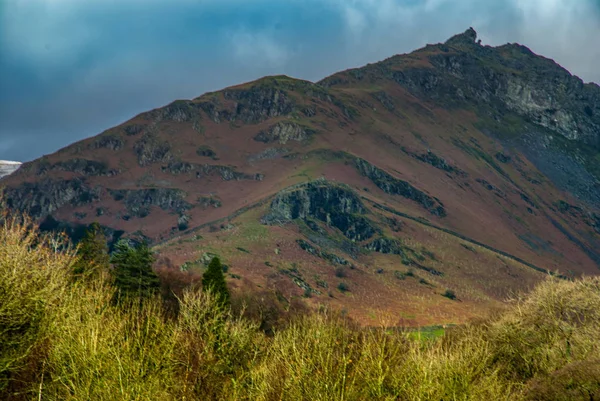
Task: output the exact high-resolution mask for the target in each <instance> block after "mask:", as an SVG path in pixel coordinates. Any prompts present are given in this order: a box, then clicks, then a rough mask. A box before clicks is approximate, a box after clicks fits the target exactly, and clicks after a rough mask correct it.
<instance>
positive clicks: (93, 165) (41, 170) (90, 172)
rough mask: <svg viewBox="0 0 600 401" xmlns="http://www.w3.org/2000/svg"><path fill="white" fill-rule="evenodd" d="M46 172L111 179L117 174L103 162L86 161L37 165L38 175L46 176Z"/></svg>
mask: <svg viewBox="0 0 600 401" xmlns="http://www.w3.org/2000/svg"><path fill="white" fill-rule="evenodd" d="M48 171H68V172H70V173H76V174H80V175H83V176H89V177H94V176H106V177H111V176H114V175H117V174H119V171H118V170H115V169H111V168H109V167H108V165H107V164H106V163H104V162H99V161H96V160H88V159H69V160H64V161H59V162H56V163H54V164H44V163H40V164H39V167H38V172H37V174H38V175H42V174H46V173H47V172H48Z"/></svg>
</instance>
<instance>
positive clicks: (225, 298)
mask: <svg viewBox="0 0 600 401" xmlns="http://www.w3.org/2000/svg"><path fill="white" fill-rule="evenodd" d="M202 289H203V290H204V291H207V292H212V293H213V294H214V295H215V297H216V298H217V299H218V300H219V302H220V303H221V304H222V305H223V306H224V307H229V303H230V295H229V290H228V289H227V283H226V282H225V275H224V274H223V266H222V265H221V260H220V259H219V258H218V257H214V258H213V259H212V260H211V261H210V263H209V265H208V269H207V270H206V272H204V274H203V275H202Z"/></svg>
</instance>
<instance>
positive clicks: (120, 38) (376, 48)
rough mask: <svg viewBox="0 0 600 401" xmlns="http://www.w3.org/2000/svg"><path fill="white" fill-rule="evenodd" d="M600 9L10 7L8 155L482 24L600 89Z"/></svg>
mask: <svg viewBox="0 0 600 401" xmlns="http://www.w3.org/2000/svg"><path fill="white" fill-rule="evenodd" d="M597 4H598V3H597V2H595V1H592V0H589V1H588V0H581V1H577V2H575V1H563V0H521V1H519V0H502V1H495V2H493V1H490V2H481V1H472V0H458V1H450V0H422V1H418V0H404V1H402V0H303V1H301V0H288V1H287V2H283V1H273V0H270V1H266V0H264V1H251V0H248V1H241V0H170V1H158V0H120V1H116V0H88V1H77V0H5V1H4V2H2V5H0V159H15V160H23V161H24V160H30V159H33V158H36V157H39V156H41V155H42V154H47V153H51V152H53V151H55V150H57V149H59V148H61V147H63V146H66V145H68V144H69V143H71V142H74V141H76V140H79V139H82V138H85V137H88V136H91V135H94V134H97V133H99V132H101V131H103V130H104V129H107V128H109V127H111V126H113V125H115V124H118V123H120V122H122V121H124V120H127V119H129V118H131V117H132V116H134V115H135V114H137V113H139V112H142V111H145V110H148V109H151V108H154V107H159V106H162V105H164V104H166V103H168V102H170V101H172V100H174V99H178V98H179V99H181V98H192V97H196V96H198V95H200V94H202V93H204V92H206V91H211V90H217V89H220V88H223V87H225V86H228V85H233V84H237V83H241V82H244V81H248V80H252V79H255V78H258V77H260V76H263V75H271V74H287V75H290V76H294V77H298V78H303V79H309V80H318V79H320V78H323V77H324V76H326V75H328V74H331V73H333V72H335V71H337V70H342V69H346V68H350V67H356V66H360V65H362V64H365V63H367V62H375V61H378V60H380V59H383V58H386V57H389V56H391V55H393V54H397V53H403V52H408V51H410V50H412V49H415V48H418V47H421V46H422V45H424V44H425V43H435V42H440V41H443V40H445V39H447V38H448V37H449V36H451V35H453V34H455V33H458V32H462V31H464V30H465V29H466V28H467V27H469V26H474V27H475V28H476V29H477V30H478V32H479V34H480V36H481V38H482V39H483V42H484V43H488V44H493V45H496V44H502V43H506V42H520V43H524V44H526V45H527V46H529V47H531V48H532V50H534V51H535V52H537V53H540V54H544V55H546V56H548V57H552V58H554V59H556V60H557V61H558V62H559V63H561V64H562V65H564V66H565V67H567V68H568V69H570V70H571V71H572V72H573V73H575V74H577V75H580V76H581V77H582V78H583V79H584V80H586V81H590V80H592V81H596V82H599V81H600V72H599V71H598V69H597V68H596V66H597V65H598V63H599V62H600V53H599V52H600V47H598V46H597V45H596V41H597V38H598V37H600V17H599V13H598V7H597Z"/></svg>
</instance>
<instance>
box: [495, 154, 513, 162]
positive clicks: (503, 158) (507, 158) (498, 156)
mask: <svg viewBox="0 0 600 401" xmlns="http://www.w3.org/2000/svg"><path fill="white" fill-rule="evenodd" d="M495 157H496V159H497V160H498V161H499V162H500V163H508V162H510V160H511V157H510V156H508V155H505V154H504V153H500V152H498V153H496V155H495Z"/></svg>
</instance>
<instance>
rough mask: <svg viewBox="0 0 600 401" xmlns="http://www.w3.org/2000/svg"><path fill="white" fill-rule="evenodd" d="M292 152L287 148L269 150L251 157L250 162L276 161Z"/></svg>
mask: <svg viewBox="0 0 600 401" xmlns="http://www.w3.org/2000/svg"><path fill="white" fill-rule="evenodd" d="M289 152H290V151H289V149H286V148H267V149H265V150H263V151H262V152H260V153H257V154H254V155H251V156H250V157H248V161H249V162H255V161H259V160H270V159H276V158H278V157H280V156H283V155H286V154H288V153H289Z"/></svg>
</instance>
